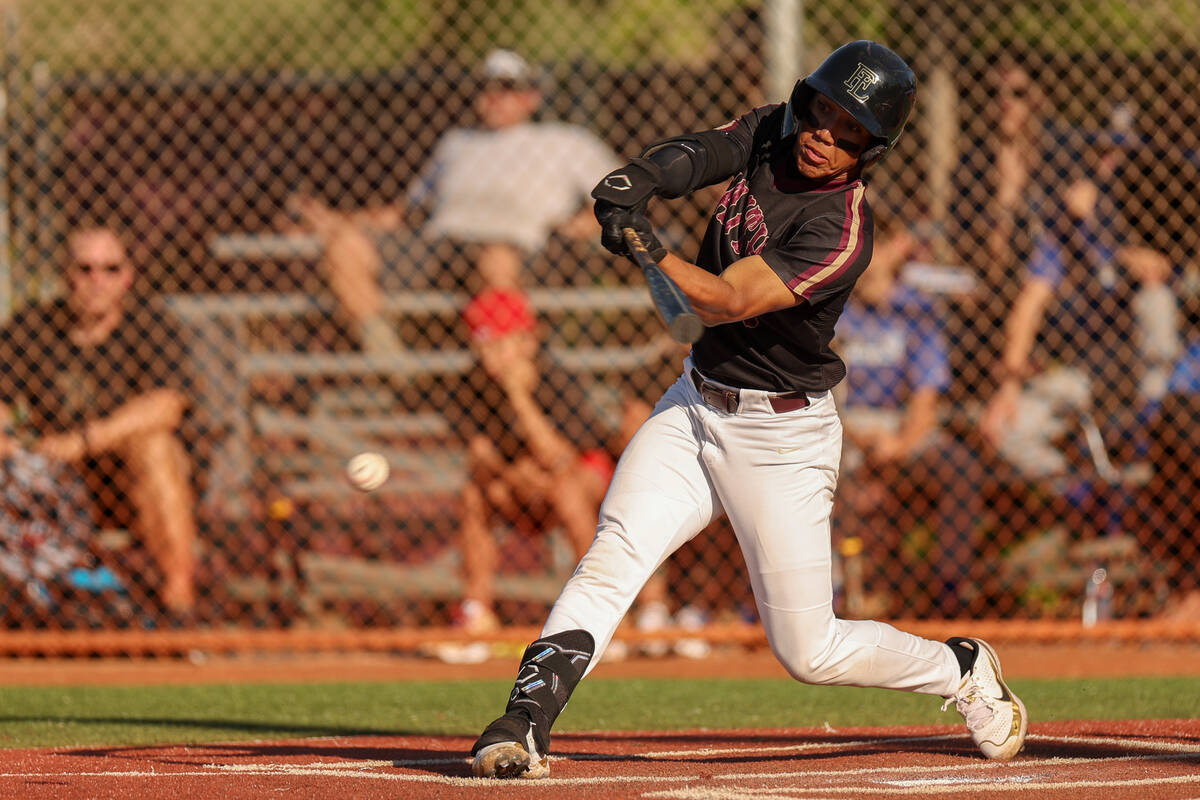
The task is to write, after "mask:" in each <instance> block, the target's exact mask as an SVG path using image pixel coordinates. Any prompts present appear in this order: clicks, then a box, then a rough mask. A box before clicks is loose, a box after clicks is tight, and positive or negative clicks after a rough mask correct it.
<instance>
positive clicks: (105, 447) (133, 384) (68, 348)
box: [0, 228, 196, 617]
mask: <svg viewBox="0 0 1200 800" xmlns="http://www.w3.org/2000/svg"><path fill="white" fill-rule="evenodd" d="M67 250H68V257H69V261H68V263H67V265H66V269H65V271H64V274H63V277H64V279H65V283H66V288H67V293H66V296H65V297H63V298H60V299H57V300H52V301H50V302H48V303H43V304H39V305H35V306H32V307H29V308H26V309H24V310H22V311H19V312H18V313H17V314H16V315H15V316H14V317H13V318H12V319H11V320H10V321H9V322H8V323H7V324H6V325H5V326H4V327H3V329H2V330H0V363H4V364H5V367H6V370H5V373H4V376H3V378H0V402H2V403H4V404H6V405H7V406H8V408H9V410H10V412H12V411H15V412H16V413H17V415H18V420H19V421H20V422H21V426H20V429H19V430H18V431H17V436H18V438H20V439H21V440H22V441H23V442H24V444H25V447H27V449H29V450H31V451H32V452H34V453H38V454H41V455H42V456H45V457H46V458H48V459H50V460H51V461H56V462H63V463H68V464H71V465H74V466H76V467H78V468H79V470H80V471H81V472H82V473H83V475H84V477H85V478H86V480H87V485H88V488H89V490H90V492H91V494H92V498H93V501H94V503H95V505H96V510H97V514H98V517H99V518H98V519H97V524H98V525H100V526H103V527H127V528H131V529H132V531H133V533H134V534H135V535H136V536H138V537H140V538H141V540H142V541H143V542H144V544H145V547H146V548H147V549H148V550H149V552H150V554H151V555H152V556H153V559H154V562H155V564H156V566H157V568H158V572H159V578H160V583H159V585H158V586H157V596H158V599H159V601H160V602H161V604H162V605H163V606H164V607H165V609H166V610H167V611H168V612H170V613H171V614H172V615H182V616H184V617H186V615H188V614H190V613H191V612H192V611H193V609H194V605H195V601H196V589H195V586H194V585H193V573H194V570H195V559H196V555H195V548H196V523H195V520H194V510H193V506H194V500H193V496H194V492H193V487H192V483H191V464H190V457H189V453H188V449H187V446H186V445H185V440H184V437H183V434H182V433H181V431H183V430H185V429H186V428H187V426H188V425H189V424H190V423H191V421H192V420H191V419H190V417H189V412H188V407H189V391H190V389H189V387H190V385H191V384H190V381H189V379H188V377H187V369H186V363H185V362H186V359H185V343H184V340H183V338H182V337H181V335H180V332H179V331H178V330H176V329H175V328H174V327H173V326H172V325H170V324H169V323H168V322H167V320H166V319H165V318H164V317H163V316H162V315H161V314H159V313H158V311H157V310H156V308H155V306H154V305H153V304H152V303H151V301H150V300H149V299H148V298H146V297H143V296H139V295H137V294H135V293H133V292H132V291H131V289H132V288H133V285H134V279H135V274H134V269H133V267H132V266H131V264H130V261H129V257H128V254H127V252H126V249H125V247H124V245H123V244H122V242H121V240H120V238H119V237H118V235H117V234H116V233H115V232H114V231H113V230H111V229H108V228H83V229H78V230H75V231H74V232H72V233H71V235H70V237H69V239H68V247H67ZM6 447H8V448H9V449H10V450H11V449H12V448H13V447H14V443H13V442H12V440H8V442H7V444H6Z"/></svg>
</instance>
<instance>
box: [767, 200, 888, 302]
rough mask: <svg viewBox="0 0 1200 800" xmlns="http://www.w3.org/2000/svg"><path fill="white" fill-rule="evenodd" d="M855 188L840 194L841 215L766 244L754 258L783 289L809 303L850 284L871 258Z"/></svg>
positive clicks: (867, 218)
mask: <svg viewBox="0 0 1200 800" xmlns="http://www.w3.org/2000/svg"><path fill="white" fill-rule="evenodd" d="M863 195H864V186H863V185H862V184H858V185H857V186H855V187H854V188H853V189H851V190H850V191H848V192H846V195H845V213H842V214H836V213H827V214H823V215H821V216H818V217H816V218H814V219H812V220H809V221H808V222H806V223H804V224H803V225H802V226H800V228H799V229H797V230H796V231H795V232H794V233H792V234H791V235H790V236H787V237H785V238H782V239H781V240H779V241H778V242H771V241H769V242H768V243H767V245H766V246H765V247H764V248H763V250H762V252H761V253H760V255H761V256H762V257H763V259H764V260H765V261H766V262H767V264H768V265H769V266H770V267H771V269H773V270H774V271H775V274H776V275H778V276H779V277H780V278H781V279H783V282H784V283H786V284H787V286H788V288H789V289H791V290H792V291H793V292H795V293H796V295H797V296H799V297H800V298H802V299H804V300H807V301H809V302H810V303H814V302H817V301H819V300H823V299H825V298H826V297H829V296H831V295H833V294H837V293H838V292H842V291H844V290H846V289H848V288H849V287H851V286H853V285H854V282H855V281H856V280H858V276H859V275H860V274H861V273H862V271H863V269H864V268H865V267H866V265H867V263H868V262H869V261H870V260H871V250H872V247H873V242H874V239H873V235H872V231H873V229H874V222H873V220H872V218H871V212H870V210H869V209H868V208H867V206H866V204H865V203H864V201H863Z"/></svg>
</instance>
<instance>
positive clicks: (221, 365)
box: [165, 287, 670, 497]
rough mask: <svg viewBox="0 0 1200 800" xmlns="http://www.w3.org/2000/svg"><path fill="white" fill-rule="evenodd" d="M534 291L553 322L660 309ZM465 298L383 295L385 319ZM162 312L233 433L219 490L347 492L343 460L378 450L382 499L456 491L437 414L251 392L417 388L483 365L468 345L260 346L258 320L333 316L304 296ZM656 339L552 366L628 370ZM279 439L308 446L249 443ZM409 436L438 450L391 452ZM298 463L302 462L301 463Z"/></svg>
mask: <svg viewBox="0 0 1200 800" xmlns="http://www.w3.org/2000/svg"><path fill="white" fill-rule="evenodd" d="M529 295H530V300H531V303H532V305H533V307H534V309H535V311H536V312H537V313H538V314H539V315H542V316H549V317H553V316H554V315H556V314H563V313H574V314H580V313H583V314H587V313H606V312H636V311H641V312H648V311H652V308H653V307H652V304H651V301H650V299H649V296H648V295H647V293H646V292H645V290H644V289H642V288H640V287H585V288H563V289H558V288H556V289H533V290H531V291H530V292H529ZM466 300H467V298H466V297H465V296H463V295H459V294H455V293H449V292H412V293H408V294H403V295H395V296H390V297H388V298H386V300H385V303H384V313H385V314H387V315H388V316H389V317H392V318H395V319H397V320H398V321H399V320H402V319H405V318H408V319H415V318H419V317H435V316H442V317H453V316H454V315H457V314H458V313H459V311H460V309H461V308H462V306H463V305H464V304H465V302H466ZM165 304H166V307H167V309H168V312H169V313H171V314H173V315H174V316H175V317H176V318H177V319H178V320H179V321H180V322H181V323H182V324H184V325H185V326H186V327H187V329H188V330H189V331H190V333H191V336H192V340H193V343H194V345H193V346H194V350H195V353H196V359H197V361H198V363H200V364H201V365H203V369H202V373H203V381H202V383H203V386H202V388H201V390H200V395H201V402H202V403H203V404H204V405H205V406H206V407H207V411H208V413H209V415H210V416H212V417H214V418H215V419H217V420H219V421H220V422H221V423H222V428H223V429H224V430H226V431H228V439H227V441H226V443H225V446H224V448H223V451H224V454H225V457H224V462H223V464H222V465H221V468H222V470H223V481H222V482H223V483H224V484H226V485H231V486H245V485H247V484H248V483H249V481H250V478H251V473H252V472H253V471H254V470H266V471H267V472H269V473H278V474H280V475H283V474H293V475H299V476H301V477H292V478H290V479H284V481H283V483H281V484H279V489H280V490H281V491H282V492H283V493H284V494H285V495H286V496H289V497H303V496H311V495H329V494H340V493H346V492H348V491H349V488H348V486H347V485H346V484H345V482H344V481H342V480H341V479H340V478H339V476H340V474H341V468H340V467H341V464H342V463H343V462H344V460H345V458H346V457H348V456H349V455H352V454H353V453H355V452H359V451H362V450H367V449H373V450H379V451H380V452H383V453H384V455H385V456H387V457H388V459H389V461H390V463H391V464H392V467H393V472H394V477H393V479H392V480H390V481H389V482H388V484H387V485H386V487H385V491H386V492H392V493H396V492H425V491H430V490H435V489H442V490H452V489H454V488H456V487H458V486H459V485H461V481H462V477H463V472H462V458H461V453H458V452H457V451H456V449H455V446H454V445H453V444H451V443H450V442H449V439H450V437H451V433H452V432H451V429H450V425H449V424H448V423H447V422H446V420H445V419H444V418H443V417H442V416H441V415H440V414H438V413H436V412H431V411H428V410H413V411H406V410H404V409H403V408H399V407H397V403H396V401H395V399H394V398H393V397H391V396H390V395H389V394H388V393H387V391H386V390H385V389H384V388H383V387H382V386H381V387H380V388H378V389H374V390H368V389H366V388H363V389H359V390H358V393H359V394H360V395H370V396H368V397H366V398H365V399H364V401H363V402H360V403H358V404H357V405H355V404H350V406H351V407H349V408H339V409H330V408H325V407H322V404H321V403H318V404H317V407H316V408H313V409H310V410H307V411H305V412H303V413H299V412H296V411H295V410H290V409H287V408H283V407H275V406H272V405H271V404H269V403H264V402H263V401H262V400H261V399H256V398H255V397H254V394H253V392H252V390H251V387H252V384H253V383H254V382H255V381H256V380H260V379H265V378H270V377H273V376H274V377H282V378H286V379H298V378H308V379H312V378H327V379H328V378H332V379H336V378H347V379H356V378H365V377H369V376H378V377H381V378H384V379H390V380H412V379H415V378H421V377H431V376H432V377H437V376H458V375H464V374H466V373H468V372H469V371H470V370H472V369H473V368H474V366H475V363H476V359H475V356H474V354H473V353H472V352H471V351H470V350H469V349H466V348H462V347H459V346H452V347H437V348H433V347H430V346H429V345H425V347H424V348H423V349H417V348H416V347H414V348H412V349H405V350H401V351H397V352H394V353H363V352H306V351H297V350H277V349H267V348H264V347H263V346H262V344H261V343H259V342H256V341H255V340H254V334H253V332H252V330H251V329H252V327H253V323H255V322H258V321H262V320H268V319H280V318H283V319H287V318H293V319H294V318H299V317H302V316H304V315H312V314H329V313H330V312H332V310H333V309H332V301H331V299H329V298H324V297H316V296H310V295H305V294H188V295H171V296H168V297H166V298H165ZM657 333H658V331H656V330H653V329H651V330H648V331H646V335H645V336H644V339H645V341H644V343H641V344H637V345H633V346H592V345H583V344H573V343H567V342H561V341H559V342H555V341H551V342H550V343H549V344H548V346H547V350H548V355H549V357H550V359H551V360H552V362H553V363H555V364H557V365H558V366H561V367H562V368H563V369H565V370H567V371H570V372H575V373H580V374H586V373H597V372H605V371H618V372H626V371H630V370H635V369H638V368H639V367H642V366H644V365H646V364H647V363H649V362H651V361H653V359H655V358H657V357H659V356H661V355H662V354H663V352H664V351H665V350H666V349H667V348H668V347H670V344H669V342H666V341H665V340H664V339H663V338H662V337H661V336H659V335H656V334H657ZM280 438H288V439H293V440H297V439H298V440H304V441H305V442H306V443H307V444H308V447H307V448H306V449H305V453H304V454H303V455H299V454H289V455H287V456H284V455H274V454H272V453H271V451H270V448H269V447H268V448H266V450H265V457H263V456H255V455H254V454H253V451H254V449H255V448H254V447H253V446H252V443H253V442H255V441H258V442H263V441H267V442H269V441H271V440H273V439H280ZM414 438H422V439H428V440H435V441H438V442H439V447H438V450H437V451H436V452H434V453H419V452H413V451H412V450H409V449H403V448H401V449H398V448H396V447H394V446H391V445H389V444H388V443H389V442H391V441H395V440H411V439H414ZM260 449H262V448H260ZM289 459H290V460H289ZM302 461H303V462H306V465H301V464H300V463H299V462H302ZM280 467H288V468H287V469H278V468H280Z"/></svg>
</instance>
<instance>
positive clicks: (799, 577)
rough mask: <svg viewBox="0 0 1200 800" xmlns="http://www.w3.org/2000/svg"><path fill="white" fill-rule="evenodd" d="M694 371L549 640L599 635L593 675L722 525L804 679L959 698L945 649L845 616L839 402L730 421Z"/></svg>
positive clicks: (641, 454) (668, 403) (758, 410)
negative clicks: (660, 577)
mask: <svg viewBox="0 0 1200 800" xmlns="http://www.w3.org/2000/svg"><path fill="white" fill-rule="evenodd" d="M691 367H692V364H691V359H690V358H689V359H687V361H686V362H685V366H684V374H683V376H682V377H680V379H679V380H678V381H676V382H675V384H674V385H673V386H672V387H671V388H670V389H669V390H667V392H666V394H665V395H663V397H662V399H661V400H660V401H659V402H658V405H657V406H656V407H655V409H654V414H653V415H652V416H651V418H650V419H649V420H647V422H646V423H645V424H644V425H643V426H642V428H641V429H640V430H639V431H638V433H637V435H636V436H635V437H634V438H633V440H632V441H631V442H630V443H629V446H628V447H627V448H626V450H625V452H624V454H622V456H621V460H620V462H619V464H618V465H617V470H616V474H615V475H614V477H613V480H612V483H611V485H610V486H609V489H608V494H607V496H606V497H605V499H604V503H603V505H602V506H601V508H600V518H599V523H598V525H597V528H596V538H595V540H594V541H593V543H592V546H591V548H590V549H589V550H588V552H587V554H585V555H584V557H583V559H582V560H581V561H580V562H579V565H578V567H576V569H575V573H574V575H572V576H571V579H570V580H569V581H568V582H567V584H566V586H565V587H564V588H563V590H562V593H561V594H560V595H559V597H558V600H557V601H556V602H555V604H554V607H553V608H552V609H551V611H550V616H549V619H547V621H546V625H545V627H544V628H543V630H542V635H543V636H548V635H552V634H555V633H561V632H562V631H567V630H573V629H579V628H582V629H583V630H586V631H588V632H589V633H591V634H592V636H593V637H594V638H595V641H596V656H595V658H593V659H592V662H591V664H590V665H589V667H588V670H589V671H590V670H591V669H592V667H594V666H595V665H596V663H598V662H599V660H600V656H601V655H602V654H603V652H604V649H605V648H606V647H607V646H608V643H609V641H610V640H611V639H612V635H613V633H614V631H616V628H617V625H618V624H619V623H620V621H621V618H622V617H624V616H625V614H626V612H627V611H628V610H629V607H630V606H631V605H632V603H633V601H634V599H635V598H636V597H637V595H638V592H639V591H640V590H641V588H642V586H643V585H644V584H645V582H646V581H647V580H648V579H649V577H650V575H651V574H652V573H653V572H654V570H655V569H657V568H658V567H659V565H660V564H662V563H663V562H664V561H665V560H666V559H667V558H668V557H669V556H670V555H671V554H672V553H673V552H675V550H677V549H678V548H679V547H680V546H682V545H683V544H684V543H686V542H687V541H688V540H690V539H691V538H692V537H694V536H695V535H696V534H698V533H699V532H700V531H701V530H703V529H704V528H705V527H706V526H707V525H708V524H709V523H710V522H712V521H713V520H714V519H716V518H717V517H718V516H719V515H720V514H721V513H722V512H724V513H726V514H728V516H729V520H730V522H731V523H732V526H733V529H734V531H735V533H736V535H737V539H738V543H739V545H740V546H741V549H742V554H743V556H744V557H745V560H746V566H747V569H748V571H749V574H750V581H751V587H752V588H753V590H754V598H755V602H756V604H757V607H758V613H759V616H760V618H761V619H762V623H763V627H764V628H765V629H766V634H767V640H768V642H769V643H770V645H771V649H772V651H773V652H774V654H775V656H776V658H778V659H779V661H780V663H782V664H783V666H784V667H785V668H786V669H787V671H788V672H789V673H790V674H791V675H792V676H793V677H794V678H796V680H799V681H803V682H804V683H814V684H837V685H852V686H872V687H880V688H888V689H902V690H906V691H912V692H922V693H925V694H934V695H940V696H943V697H948V696H950V695H952V694H953V693H954V691H955V690H956V689H957V688H958V685H959V682H960V670H959V666H958V661H957V659H956V658H955V657H954V654H953V653H952V652H951V650H950V648H949V647H948V646H947V645H945V644H942V643H941V642H934V641H930V640H928V639H922V638H920V637H917V636H913V635H911V634H907V633H904V632H902V631H899V630H897V629H896V628H893V627H892V626H890V625H885V624H883V623H880V622H874V621H869V620H864V621H855V620H841V619H837V618H836V617H835V616H834V613H833V581H832V559H831V546H832V545H831V538H830V523H829V519H830V513H831V511H832V508H833V494H834V489H835V487H836V485H837V474H838V462H839V459H840V457H841V445H842V441H841V440H842V426H841V421H840V419H839V418H838V415H837V410H836V408H835V406H834V402H833V397H832V394H831V393H829V392H825V393H824V394H822V395H814V396H813V397H812V400H813V402H812V403H811V404H810V405H809V406H807V407H806V408H802V409H799V410H796V411H789V412H787V413H783V414H776V413H775V412H774V411H773V410H772V408H771V406H770V404H769V402H768V397H769V395H768V394H767V393H765V392H759V391H754V390H747V389H743V390H741V403H740V404H739V407H738V409H737V412H736V413H733V414H729V413H726V412H724V411H718V410H717V409H714V408H712V407H711V406H709V405H708V404H706V403H705V402H704V400H703V399H702V398H701V397H700V393H699V392H698V391H697V390H696V387H695V386H694V385H693V383H692V381H691V379H690V378H689V377H688V376H689V375H690V371H691Z"/></svg>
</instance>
